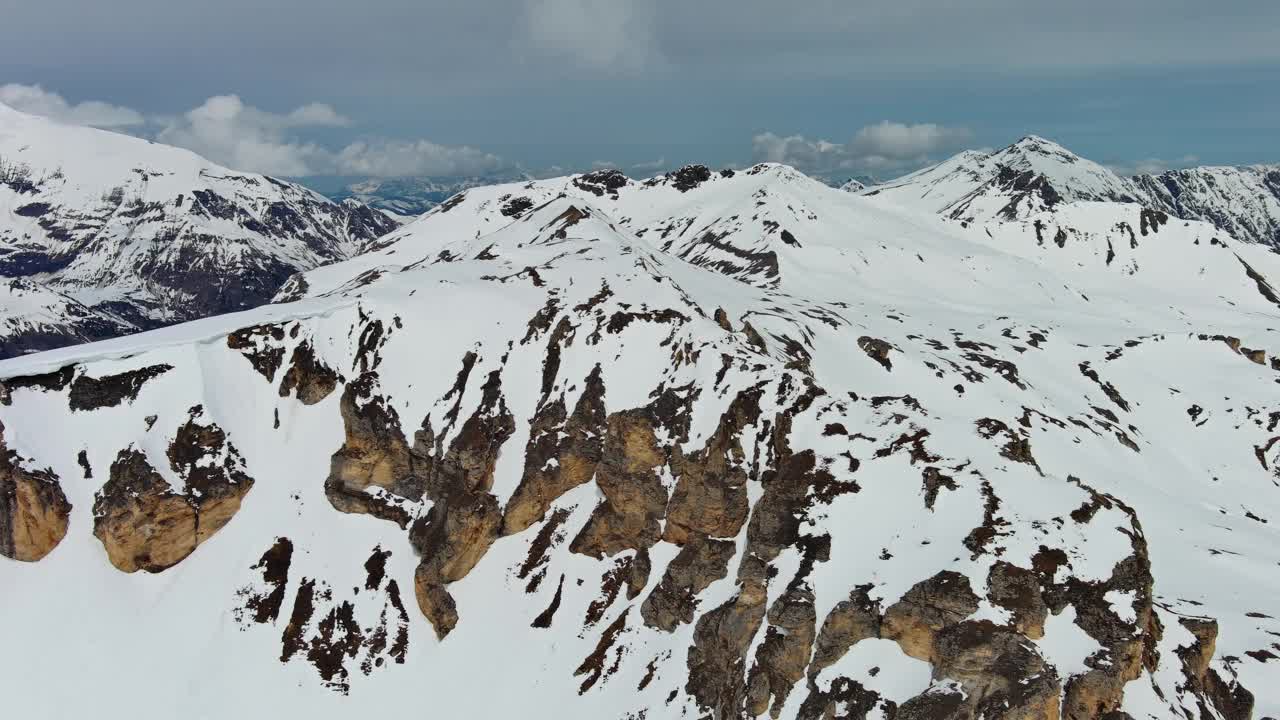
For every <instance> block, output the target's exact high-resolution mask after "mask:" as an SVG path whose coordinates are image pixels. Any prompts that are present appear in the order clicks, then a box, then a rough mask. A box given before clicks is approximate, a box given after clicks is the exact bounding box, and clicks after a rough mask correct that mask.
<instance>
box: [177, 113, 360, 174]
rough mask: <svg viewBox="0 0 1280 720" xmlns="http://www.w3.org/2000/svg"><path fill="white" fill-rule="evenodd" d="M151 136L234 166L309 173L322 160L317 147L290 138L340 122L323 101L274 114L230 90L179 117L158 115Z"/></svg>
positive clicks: (323, 156)
mask: <svg viewBox="0 0 1280 720" xmlns="http://www.w3.org/2000/svg"><path fill="white" fill-rule="evenodd" d="M162 122H163V127H162V128H161V129H160V131H159V132H157V133H156V140H157V141H159V142H162V143H166V144H168V145H177V146H179V147H184V148H187V149H189V150H193V151H195V152H197V153H199V154H201V155H203V156H205V157H207V158H209V159H210V160H213V161H214V162H218V163H221V164H223V165H227V166H228V167H232V168H235V169H237V170H245V171H249V172H260V173H266V174H268V175H310V174H312V173H313V172H315V171H316V170H317V169H318V168H320V167H322V166H323V165H324V164H326V162H327V155H328V153H327V152H326V151H325V150H324V149H323V148H321V147H319V146H317V145H315V144H313V143H307V142H299V141H296V140H293V139H290V138H289V137H288V136H287V132H288V131H290V130H294V129H297V128H305V127H309V126H332V125H341V124H345V123H346V120H345V118H343V117H342V116H340V115H338V113H337V112H336V111H334V110H333V108H331V107H329V106H327V105H318V104H311V105H304V106H303V107H300V108H298V109H296V110H294V111H292V112H290V113H287V114H284V115H278V114H275V113H271V112H267V111H265V110H259V109H257V108H255V107H252V106H250V105H246V104H245V103H244V101H242V100H241V99H240V98H239V97H237V96H235V95H217V96H215V97H211V98H209V99H208V100H205V101H204V103H203V104H201V105H200V106H199V107H196V108H194V109H192V110H189V111H188V112H186V113H184V114H183V115H181V116H180V117H177V118H170V119H168V120H165V121H162Z"/></svg>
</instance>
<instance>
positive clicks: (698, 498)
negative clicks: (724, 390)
mask: <svg viewBox="0 0 1280 720" xmlns="http://www.w3.org/2000/svg"><path fill="white" fill-rule="evenodd" d="M761 394H762V391H761V390H760V389H759V388H753V389H751V390H746V391H743V392H741V393H739V394H738V395H737V397H735V398H734V400H733V402H732V403H730V405H729V409H728V410H726V411H725V413H724V415H723V416H721V418H720V424H719V425H718V426H717V427H716V430H715V432H714V433H712V435H711V437H709V438H708V439H707V443H706V446H705V447H704V448H703V449H702V450H701V451H699V452H696V453H691V454H689V455H687V456H684V457H680V456H676V457H675V458H674V459H673V462H672V466H673V470H674V471H675V473H676V476H677V477H678V480H677V481H676V487H675V490H674V491H673V492H672V494H671V502H670V503H669V504H668V505H667V511H666V516H667V522H666V528H665V530H664V532H663V539H664V540H666V541H667V542H671V543H675V544H677V545H683V544H684V543H685V542H687V541H688V540H689V538H690V537H691V536H692V535H704V536H707V537H718V538H731V537H734V536H736V535H737V534H738V531H739V530H740V529H741V528H742V525H743V524H744V523H745V522H746V521H747V511H748V509H749V506H748V502H747V487H746V486H747V478H748V470H749V469H750V468H748V467H747V466H746V459H747V458H746V453H745V452H744V451H743V447H742V437H741V436H742V432H743V429H744V428H746V427H747V426H750V425H755V424H757V423H758V422H759V420H760V396H761Z"/></svg>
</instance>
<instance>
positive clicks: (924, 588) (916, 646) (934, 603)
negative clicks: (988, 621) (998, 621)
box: [880, 570, 978, 663]
mask: <svg viewBox="0 0 1280 720" xmlns="http://www.w3.org/2000/svg"><path fill="white" fill-rule="evenodd" d="M977 609H978V596H977V595H975V594H974V593H973V589H972V588H971V587H970V586H969V579H968V578H966V577H965V576H964V575H961V574H960V573H957V572H953V571H951V570H944V571H942V572H940V573H938V574H937V575H934V576H933V577H931V578H929V579H928V580H923V581H921V582H919V583H916V584H915V585H914V586H913V587H912V588H911V589H910V590H908V591H907V592H906V594H905V595H903V596H902V599H901V600H899V601H898V602H896V603H894V604H893V605H892V606H890V607H889V609H888V610H886V611H885V613H884V620H883V622H882V624H881V626H880V633H881V635H882V636H883V637H884V638H886V639H889V640H896V641H897V642H898V645H900V646H901V647H902V651H903V652H904V653H906V654H908V655H910V656H911V657H913V658H916V659H919V660H924V661H925V662H929V663H936V662H937V658H938V656H937V651H936V649H935V647H934V646H935V644H936V641H937V635H938V632H939V631H941V630H942V629H943V628H945V627H947V626H949V625H953V624H955V623H958V622H960V621H961V620H964V619H965V618H966V617H968V616H970V615H972V614H973V613H974V612H975V611H976V610H977Z"/></svg>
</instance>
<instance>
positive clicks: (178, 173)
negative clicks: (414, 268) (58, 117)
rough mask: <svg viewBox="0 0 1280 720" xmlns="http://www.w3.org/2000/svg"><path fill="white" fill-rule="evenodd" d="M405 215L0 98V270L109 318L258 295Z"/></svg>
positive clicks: (124, 323) (237, 306)
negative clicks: (390, 213)
mask: <svg viewBox="0 0 1280 720" xmlns="http://www.w3.org/2000/svg"><path fill="white" fill-rule="evenodd" d="M396 226H397V223H395V222H394V221H393V220H391V219H390V218H388V217H387V216H385V215H383V214H382V213H380V212H377V211H373V210H370V209H369V208H367V207H365V206H363V205H360V204H358V203H344V204H337V203H334V202H332V201H329V200H327V199H325V198H324V197H322V196H320V195H319V194H317V193H315V192H312V191H310V190H307V189H306V188H303V187H301V186H298V185H295V184H291V183H286V182H282V181H280V180H276V179H274V178H269V177H265V176H262V175H254V174H250V173H240V172H235V171H232V170H228V169H226V168H223V167H220V166H218V165H216V164H214V163H211V162H209V161H207V160H205V159H203V158H201V157H200V156H198V155H196V154H194V153H192V152H189V151H186V150H182V149H179V148H174V147H169V146H166V145H161V144H158V143H153V142H149V141H147V140H143V139H140V138H136V137H131V136H127V135H120V134H116V133H111V132H107V131H103V130H97V129H93V128H86V127H79V126H74V125H66V124H62V123H59V122H57V121H54V120H50V119H47V118H41V117H36V116H32V115H28V114H25V113H21V112H19V111H17V110H14V109H12V108H10V107H7V106H4V105H0V276H3V277H9V278H17V277H21V278H26V279H27V280H28V281H29V282H32V283H38V284H41V285H44V286H46V287H47V288H48V290H49V291H50V292H52V293H55V294H60V295H63V296H66V297H69V298H72V299H74V301H75V302H77V303H79V304H80V305H82V306H84V307H85V308H87V309H88V310H89V311H90V312H92V313H96V314H98V315H99V316H100V318H99V327H102V328H106V327H115V328H117V329H119V330H134V331H136V330H138V329H146V328H152V327H157V326H161V325H165V324H170V323H173V322H181V321H183V320H189V319H193V318H198V317H204V316H207V315H211V314H216V313H222V312H228V311H234V310H242V309H246V308H250V307H253V306H255V305H258V304H261V303H263V302H265V301H266V300H268V299H270V297H271V296H272V295H274V294H275V292H276V291H277V290H278V289H279V287H280V285H281V284H283V283H284V281H285V280H286V279H288V277H289V276H290V275H292V274H293V273H295V272H297V271H299V270H305V269H309V268H312V267H315V266H317V265H320V264H323V263H326V262H333V261H335V260H341V259H345V258H347V257H350V256H352V255H354V254H356V253H357V252H359V250H360V249H361V247H362V246H363V245H364V244H366V243H368V242H369V241H371V240H374V239H375V238H377V237H379V236H380V235H382V234H384V233H386V232H387V231H389V230H391V229H392V228H394V227H396ZM66 322H67V323H68V324H69V325H70V324H75V323H76V322H78V321H77V320H76V319H74V318H67V319H66ZM55 325H56V323H55ZM33 332H35V331H34V330H33ZM39 333H40V337H41V338H44V339H43V340H40V341H37V340H36V336H34V335H33V336H32V338H31V341H30V343H27V342H26V341H24V340H23V338H22V337H20V336H12V335H9V336H6V337H5V339H4V340H5V345H6V347H7V348H8V352H21V351H24V350H26V351H29V350H33V349H40V348H43V347H48V346H49V339H50V338H51V337H53V336H51V335H49V334H48V332H46V331H45V330H40V331H39ZM57 334H58V333H57V332H56V331H55V333H54V335H57ZM64 334H66V336H67V337H68V338H72V337H82V336H83V334H82V333H79V331H73V330H71V329H70V328H67V329H66V333H64Z"/></svg>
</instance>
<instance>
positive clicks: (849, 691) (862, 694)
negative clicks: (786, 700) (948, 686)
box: [796, 677, 948, 720]
mask: <svg viewBox="0 0 1280 720" xmlns="http://www.w3.org/2000/svg"><path fill="white" fill-rule="evenodd" d="M877 707H880V708H881V709H882V713H883V715H884V717H887V718H894V719H895V720H896V719H897V718H900V717H902V715H901V714H900V713H899V712H898V709H897V704H896V703H894V702H893V701H891V700H885V699H883V698H881V697H880V693H877V692H876V691H874V690H868V689H867V688H865V687H863V686H862V684H861V683H859V682H858V681H856V680H850V679H849V678H846V677H838V678H835V679H834V680H832V681H831V687H830V688H829V689H828V690H827V691H825V692H823V691H821V690H819V689H818V688H817V687H813V688H811V690H810V692H809V696H808V697H806V698H805V700H804V703H803V704H801V706H800V710H799V711H798V712H797V714H796V717H798V718H799V719H800V720H835V719H836V718H840V719H841V720H843V719H844V718H849V719H850V720H853V719H855V718H861V719H863V720H865V718H867V717H871V713H872V711H873V710H875V709H876V708H877ZM912 717H920V718H928V719H929V720H939V719H940V718H945V717H948V716H947V715H945V714H934V713H932V712H926V713H924V714H923V715H914V716H912Z"/></svg>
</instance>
